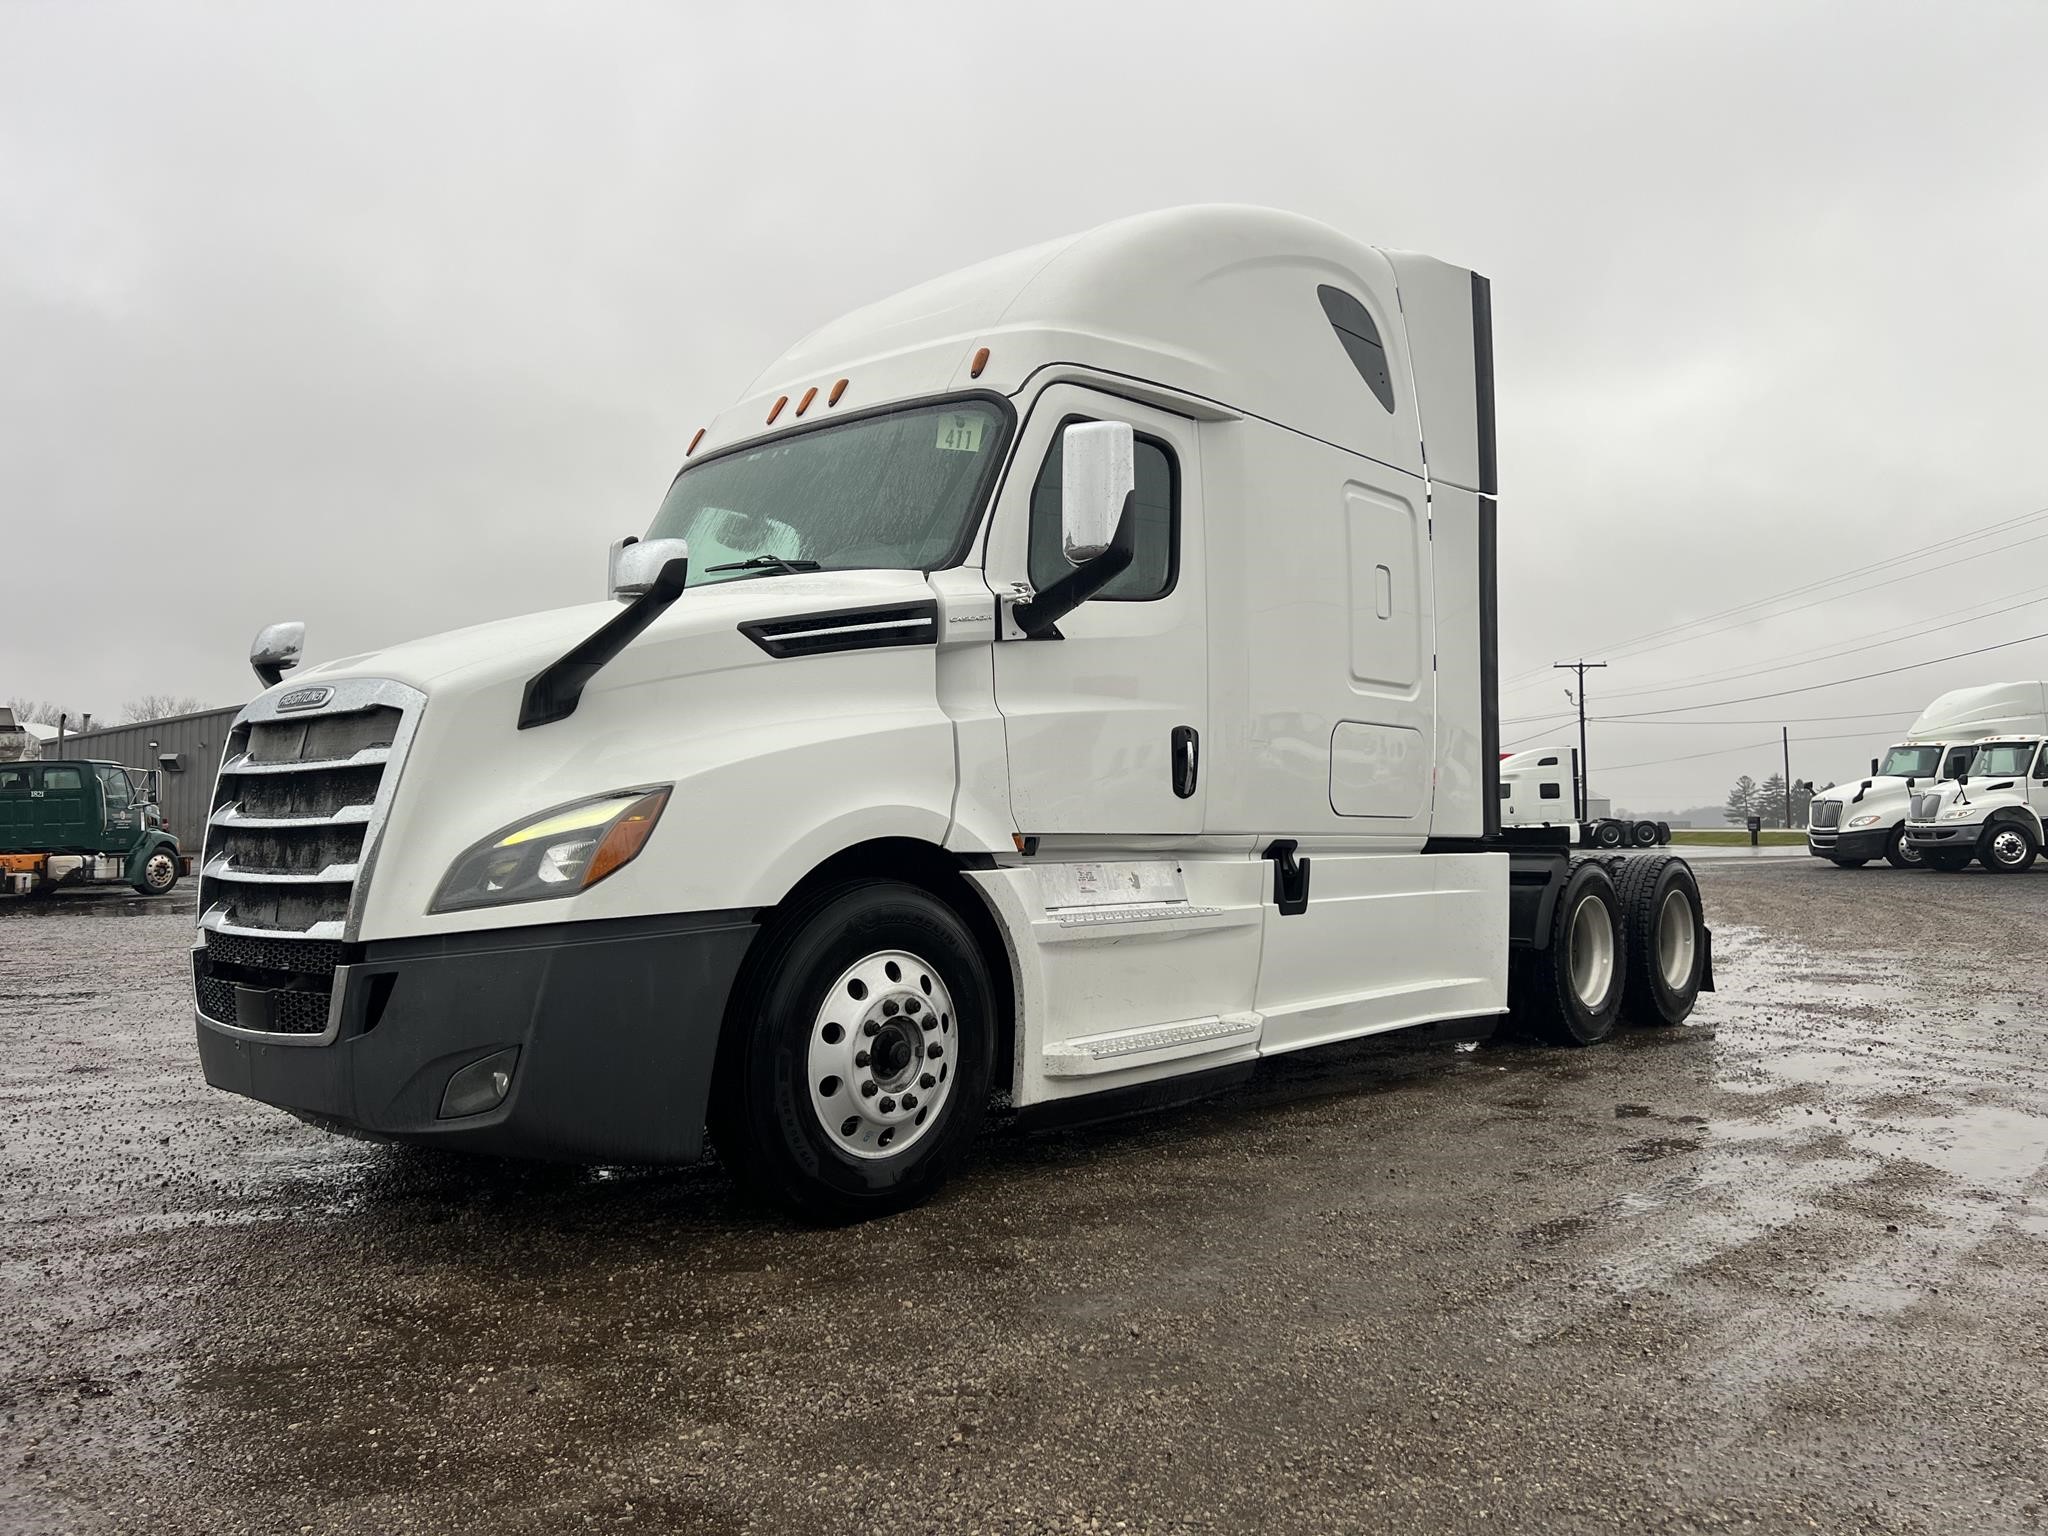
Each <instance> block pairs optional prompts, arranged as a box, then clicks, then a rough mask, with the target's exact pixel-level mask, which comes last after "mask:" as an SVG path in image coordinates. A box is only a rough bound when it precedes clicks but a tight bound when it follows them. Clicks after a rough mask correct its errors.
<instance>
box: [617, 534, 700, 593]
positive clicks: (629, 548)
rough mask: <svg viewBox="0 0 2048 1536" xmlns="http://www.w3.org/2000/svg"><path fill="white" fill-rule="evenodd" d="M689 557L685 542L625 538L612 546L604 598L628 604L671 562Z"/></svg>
mask: <svg viewBox="0 0 2048 1536" xmlns="http://www.w3.org/2000/svg"><path fill="white" fill-rule="evenodd" d="M689 558H690V543H689V540H687V539H641V538H634V537H631V536H628V537H626V538H623V539H621V540H619V542H618V543H616V544H614V545H613V546H612V558H611V575H610V580H609V582H608V584H607V587H606V591H607V595H609V596H610V597H611V598H613V599H614V600H615V601H618V602H628V601H631V600H632V599H633V598H636V597H640V596H642V595H644V594H645V593H646V591H647V589H648V588H649V587H651V586H653V585H654V578H655V577H657V576H659V575H660V574H661V573H662V569H663V568H664V567H665V566H667V564H668V563H669V562H670V561H671V560H687V559H689Z"/></svg>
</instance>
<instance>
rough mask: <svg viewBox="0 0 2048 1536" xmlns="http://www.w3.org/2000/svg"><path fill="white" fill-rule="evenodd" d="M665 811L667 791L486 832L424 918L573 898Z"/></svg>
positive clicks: (577, 807)
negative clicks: (482, 908) (487, 833)
mask: <svg viewBox="0 0 2048 1536" xmlns="http://www.w3.org/2000/svg"><path fill="white" fill-rule="evenodd" d="M667 804H668V789H667V788H666V786H664V787H663V788H660V789H652V790H650V789H628V790H621V791H620V792H619V793H618V794H615V795H603V796H600V797H599V798H597V799H595V800H579V801H576V802H575V803H573V804H570V805H560V806H556V807H555V808H554V809H553V810H551V811H543V812H542V813H541V814H540V815H538V816H530V817H528V818H527V819H526V820H525V821H521V822H515V823H514V824H513V825H511V826H509V827H506V828H504V829H503V830H502V831H498V832H494V833H492V834H491V835H490V836H489V837H487V838H485V839H484V840H483V841H482V842H480V843H478V844H476V845H475V846H474V847H472V848H470V849H469V850H468V851H467V852H466V853H464V854H463V855H462V857H461V858H459V859H457V860H456V861H455V863H454V865H453V866H452V867H451V868H450V869H449V871H448V877H447V878H446V879H445V880H443V881H442V882H441V888H440V890H438V891H436V892H435V893H434V899H433V901H432V902H431V903H430V904H429V905H428V907H427V910H428V911H429V912H461V911H465V910H467V909H468V908H470V907H498V906H504V905H505V904H506V903H508V902H515V901H548V900H551V899H553V898H554V897H557V896H574V895H575V894H576V893H577V892H578V891H585V890H588V889H590V887H591V886H593V885H595V884H597V882H598V881H600V880H602V879H603V878H604V877H605V876H606V875H609V874H610V873H611V872H612V871H613V870H615V869H618V868H620V867H622V866H623V865H626V864H629V863H631V862H632V861H633V859H634V857H635V856H636V855H637V854H638V853H639V852H640V850H641V849H642V848H644V847H646V846H647V838H648V835H649V834H650V833H652V832H653V831H654V824H655V822H657V821H659V820H660V819H661V808H662V807H663V806H665V805H667Z"/></svg>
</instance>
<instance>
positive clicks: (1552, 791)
mask: <svg viewBox="0 0 2048 1536" xmlns="http://www.w3.org/2000/svg"><path fill="white" fill-rule="evenodd" d="M1539 793H1540V794H1541V795H1542V797H1543V798H1544V799H1545V800H1562V799H1563V798H1564V790H1563V789H1562V788H1561V787H1559V786H1558V785H1556V784H1545V785H1544V786H1543V788H1542V789H1541V790H1540V791H1539Z"/></svg>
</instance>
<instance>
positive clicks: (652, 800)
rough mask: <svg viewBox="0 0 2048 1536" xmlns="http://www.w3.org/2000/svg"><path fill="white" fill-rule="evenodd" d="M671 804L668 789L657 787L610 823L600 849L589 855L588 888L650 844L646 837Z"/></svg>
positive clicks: (586, 880) (585, 881) (584, 876)
mask: <svg viewBox="0 0 2048 1536" xmlns="http://www.w3.org/2000/svg"><path fill="white" fill-rule="evenodd" d="M667 804H668V791H667V790H665V789H657V790H655V791H654V792H653V793H652V794H647V795H643V796H641V797H640V799H639V800H637V801H635V802H634V803H633V804H632V805H631V806H629V807H628V808H627V810H626V814H625V815H623V816H621V817H620V818H619V819H618V820H617V821H615V822H613V823H612V824H611V829H610V830H609V831H607V832H606V833H605V835H604V840H603V841H602V842H600V843H599V844H598V845H597V851H596V852H595V853H593V854H591V856H590V863H589V864H588V865H586V866H585V867H584V871H583V889H584V890H586V891H587V890H589V889H590V888H591V887H592V886H593V885H595V884H597V882H598V881H600V880H602V879H603V878H604V877H605V876H606V875H608V874H610V873H611V872H612V871H613V870H615V869H617V868H619V867H620V866H621V865H624V864H628V863H631V862H632V860H633V859H634V858H635V857H637V856H638V854H639V852H640V850H641V849H642V848H645V847H646V846H647V839H648V838H649V837H651V836H652V835H653V834H654V824H655V823H656V822H657V821H659V820H661V808H662V807H663V806H665V805H667Z"/></svg>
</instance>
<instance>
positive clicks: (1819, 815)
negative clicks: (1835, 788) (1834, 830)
mask: <svg viewBox="0 0 2048 1536" xmlns="http://www.w3.org/2000/svg"><path fill="white" fill-rule="evenodd" d="M1841 824H1842V802H1841V801H1839V800H1816V801H1814V803H1813V821H1812V823H1811V825H1813V826H1816V827H1821V828H1827V827H1838V826H1840V825H1841Z"/></svg>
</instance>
